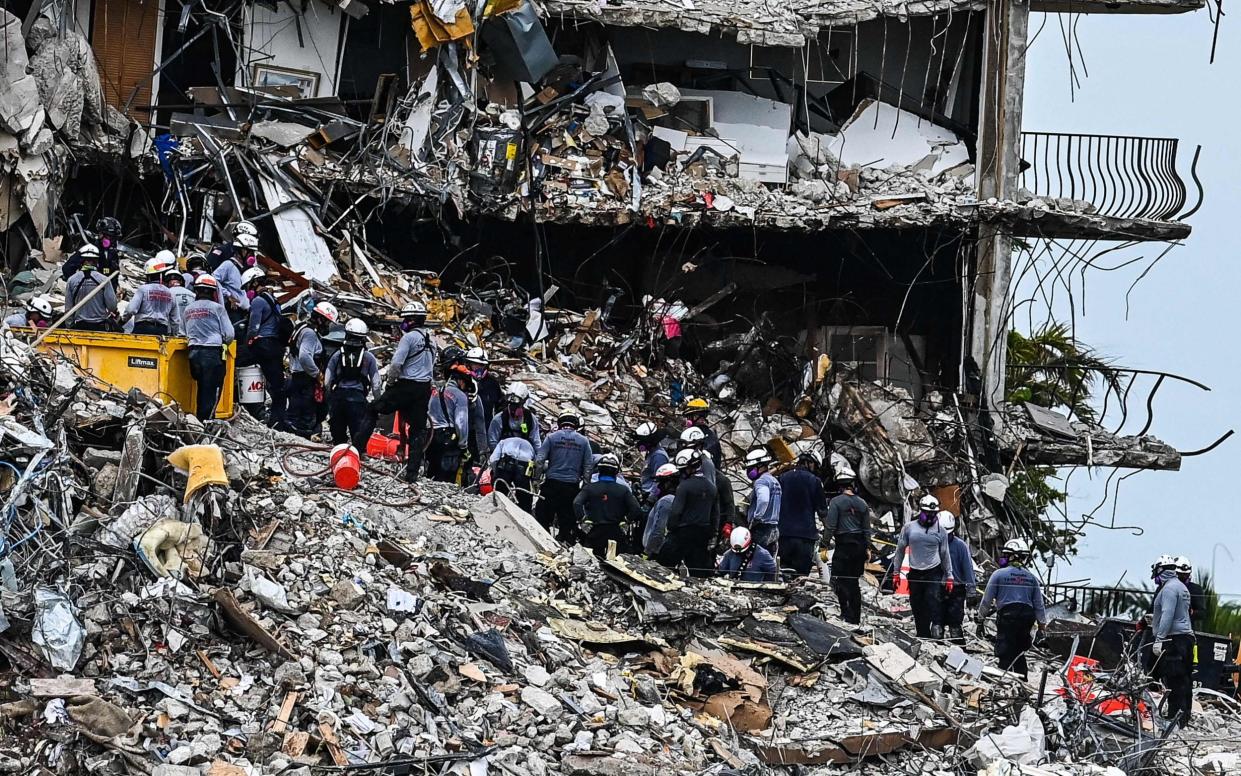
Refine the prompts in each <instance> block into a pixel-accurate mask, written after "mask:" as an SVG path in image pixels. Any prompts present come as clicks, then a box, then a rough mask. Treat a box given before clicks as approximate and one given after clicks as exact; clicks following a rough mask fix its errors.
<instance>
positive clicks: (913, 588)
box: [909, 566, 944, 639]
mask: <svg viewBox="0 0 1241 776" xmlns="http://www.w3.org/2000/svg"><path fill="white" fill-rule="evenodd" d="M943 584H944V570H943V569H941V568H940V567H939V566H936V567H935V568H933V569H925V570H922V569H910V570H909V607H910V608H911V609H913V613H914V628H915V629H917V632H918V636H919V637H920V638H924V639H925V638H929V637H930V635H931V628H932V627H939V626H942V625H943V624H944V620H943V613H942V612H941V610H940V595H941V594H942V590H943Z"/></svg>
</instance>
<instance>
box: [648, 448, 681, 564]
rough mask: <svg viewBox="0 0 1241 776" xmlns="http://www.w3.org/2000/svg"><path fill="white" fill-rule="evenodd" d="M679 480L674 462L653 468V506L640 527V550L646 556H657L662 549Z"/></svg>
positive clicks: (678, 473)
mask: <svg viewBox="0 0 1241 776" xmlns="http://www.w3.org/2000/svg"><path fill="white" fill-rule="evenodd" d="M680 481H681V472H680V471H679V470H678V469H677V467H676V464H674V463H671V462H669V463H665V464H663V465H661V466H660V467H659V468H658V469H656V470H655V496H656V499H655V506H653V507H651V511H650V513H649V514H648V515H647V516H646V525H645V526H644V527H643V529H642V552H643V554H645V555H646V557H648V558H655V557H657V556H658V555H659V552H660V550H661V549H663V546H664V539H665V538H666V537H667V535H668V514H669V513H670V512H671V511H672V502H673V500H674V499H675V496H674V495H673V494H675V493H676V489H677V485H678V484H680Z"/></svg>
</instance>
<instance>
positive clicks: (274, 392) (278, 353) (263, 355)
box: [250, 337, 288, 431]
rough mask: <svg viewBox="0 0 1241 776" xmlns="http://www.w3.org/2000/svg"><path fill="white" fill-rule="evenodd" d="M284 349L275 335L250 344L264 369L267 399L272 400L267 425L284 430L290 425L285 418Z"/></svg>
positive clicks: (255, 359)
mask: <svg viewBox="0 0 1241 776" xmlns="http://www.w3.org/2000/svg"><path fill="white" fill-rule="evenodd" d="M284 350H285V348H284V345H282V344H281V343H280V342H278V341H276V339H275V338H274V337H259V338H258V339H257V340H255V341H254V344H253V345H251V346H250V355H251V356H252V357H253V358H254V361H255V363H256V364H258V365H259V369H262V370H263V382H264V383H265V384H266V387H267V399H268V401H270V402H271V406H270V407H269V408H268V410H267V425H268V427H270V428H276V429H280V430H282V431H283V430H284V429H285V428H286V427H287V425H288V424H287V423H285V419H284V414H285V393H284Z"/></svg>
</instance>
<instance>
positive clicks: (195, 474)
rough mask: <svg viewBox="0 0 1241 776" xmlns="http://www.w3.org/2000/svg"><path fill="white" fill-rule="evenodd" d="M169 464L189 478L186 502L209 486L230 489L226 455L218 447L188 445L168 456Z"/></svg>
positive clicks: (186, 486) (186, 487)
mask: <svg viewBox="0 0 1241 776" xmlns="http://www.w3.org/2000/svg"><path fill="white" fill-rule="evenodd" d="M168 463H170V464H172V465H173V466H175V467H176V468H177V469H179V470H181V471H182V472H185V473H186V474H187V475H188V476H189V482H188V483H186V485H185V501H186V503H188V502H189V500H190V497H191V496H193V495H194V494H195V493H197V492H198V491H199V490H201V489H203V488H205V487H207V486H208V485H221V486H223V487H225V488H227V487H228V475H227V474H225V473H224V453H223V452H222V451H221V450H220V448H219V447H218V446H217V445H186V446H185V447H178V448H177V449H176V450H173V451H172V452H171V453H169V454H168Z"/></svg>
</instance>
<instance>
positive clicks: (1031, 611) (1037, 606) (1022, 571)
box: [978, 539, 1188, 676]
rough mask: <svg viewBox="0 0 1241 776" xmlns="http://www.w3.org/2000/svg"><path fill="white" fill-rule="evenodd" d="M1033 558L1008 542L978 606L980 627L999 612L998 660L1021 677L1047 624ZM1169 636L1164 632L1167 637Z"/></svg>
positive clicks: (1022, 545) (1025, 547) (1021, 543)
mask: <svg viewBox="0 0 1241 776" xmlns="http://www.w3.org/2000/svg"><path fill="white" fill-rule="evenodd" d="M1030 557H1031V556H1030V545H1029V544H1028V543H1026V540H1025V539H1009V540H1008V541H1007V542H1006V543H1005V544H1004V551H1003V552H1002V554H1001V555H1000V568H999V570H998V571H996V572H995V573H994V574H992V575H991V577H990V579H988V580H987V589H986V591H985V592H984V593H983V596H982V603H980V604H979V605H978V618H979V625H980V627H981V624H982V621H983V620H984V619H985V618H986V617H988V616H989V615H990V614H991V610H992V608H994V609H995V610H996V615H995V656H996V658H997V659H998V660H999V661H1000V668H1003V669H1004V670H1006V671H1012V672H1014V673H1017V674H1020V675H1021V676H1026V675H1028V674H1029V664H1028V662H1027V661H1026V652H1028V651H1029V649H1030V645H1031V644H1032V639H1031V636H1030V632H1031V631H1032V630H1033V629H1034V628H1036V627H1037V628H1038V629H1039V630H1040V631H1041V630H1042V629H1043V628H1044V627H1045V626H1046V624H1047V609H1046V604H1045V602H1044V601H1043V587H1042V585H1041V584H1040V583H1039V581H1038V577H1036V576H1034V574H1033V573H1031V571H1030V570H1029V569H1028V568H1027V565H1028V564H1029V562H1030ZM1181 587H1184V586H1183V585H1182V586H1181ZM1186 617H1187V618H1188V611H1186ZM1157 632H1158V631H1157ZM1167 634H1168V631H1165V632H1164V635H1165V637H1166V636H1167Z"/></svg>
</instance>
